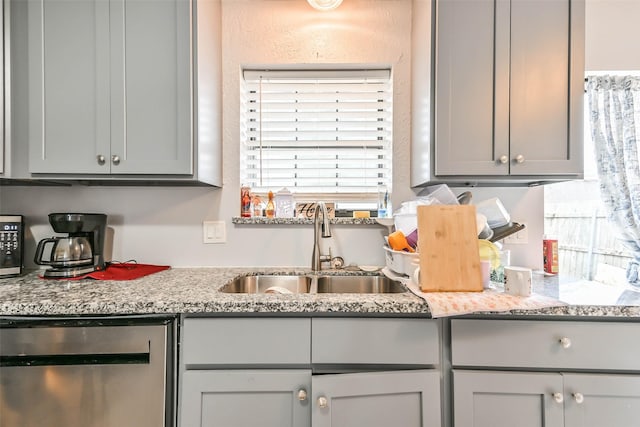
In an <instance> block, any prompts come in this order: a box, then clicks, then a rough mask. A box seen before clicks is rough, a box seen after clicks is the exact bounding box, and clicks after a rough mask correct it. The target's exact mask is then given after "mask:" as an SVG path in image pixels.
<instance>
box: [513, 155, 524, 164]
mask: <svg viewBox="0 0 640 427" xmlns="http://www.w3.org/2000/svg"><path fill="white" fill-rule="evenodd" d="M515 161H516V163H524V156H523V155H522V154H518V155H517V156H516V158H515Z"/></svg>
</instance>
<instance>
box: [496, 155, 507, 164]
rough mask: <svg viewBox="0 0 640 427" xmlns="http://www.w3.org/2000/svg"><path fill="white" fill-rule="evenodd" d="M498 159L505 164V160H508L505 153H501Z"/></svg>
mask: <svg viewBox="0 0 640 427" xmlns="http://www.w3.org/2000/svg"><path fill="white" fill-rule="evenodd" d="M498 160H499V161H500V163H502V164H503V165H505V164H507V162H508V161H509V157H508V156H506V155H502V156H500V158H499V159H498Z"/></svg>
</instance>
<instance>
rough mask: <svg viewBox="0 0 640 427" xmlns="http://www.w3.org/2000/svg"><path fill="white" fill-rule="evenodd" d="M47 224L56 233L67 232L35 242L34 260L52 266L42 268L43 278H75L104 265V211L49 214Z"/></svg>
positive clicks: (105, 221)
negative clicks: (36, 243) (36, 244)
mask: <svg viewBox="0 0 640 427" xmlns="http://www.w3.org/2000/svg"><path fill="white" fill-rule="evenodd" d="M49 223H50V224H51V227H53V230H54V231H55V232H56V233H68V236H65V237H52V238H50V239H43V240H41V241H40V242H39V243H38V247H37V248H36V255H35V257H34V262H35V263H36V264H40V265H50V266H51V267H52V268H49V269H47V270H45V272H44V273H43V276H44V277H49V278H68V277H78V276H82V275H84V274H88V273H91V272H93V271H96V270H103V269H104V268H105V261H104V240H105V231H106V227H107V216H106V215H105V214H94V213H52V214H49Z"/></svg>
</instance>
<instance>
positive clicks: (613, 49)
mask: <svg viewBox="0 0 640 427" xmlns="http://www.w3.org/2000/svg"><path fill="white" fill-rule="evenodd" d="M639 21H640V1H639V0H586V23H585V27H586V28H585V31H586V41H585V44H586V46H585V50H586V52H585V68H586V69H587V70H589V71H610V70H640V44H639V43H638V40H640V25H638V22H639Z"/></svg>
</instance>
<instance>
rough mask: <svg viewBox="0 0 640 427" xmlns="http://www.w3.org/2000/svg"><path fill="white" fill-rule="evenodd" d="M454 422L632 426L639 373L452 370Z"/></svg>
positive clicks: (502, 426) (639, 395) (480, 426)
mask: <svg viewBox="0 0 640 427" xmlns="http://www.w3.org/2000/svg"><path fill="white" fill-rule="evenodd" d="M453 388H454V402H453V407H454V420H455V426H456V427H465V426H469V427H471V426H473V427H513V426H519V427H562V426H564V427H602V426H616V427H635V426H637V425H638V420H639V419H640V375H610V374H572V373H540V372H500V371H463V370H454V372H453Z"/></svg>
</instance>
